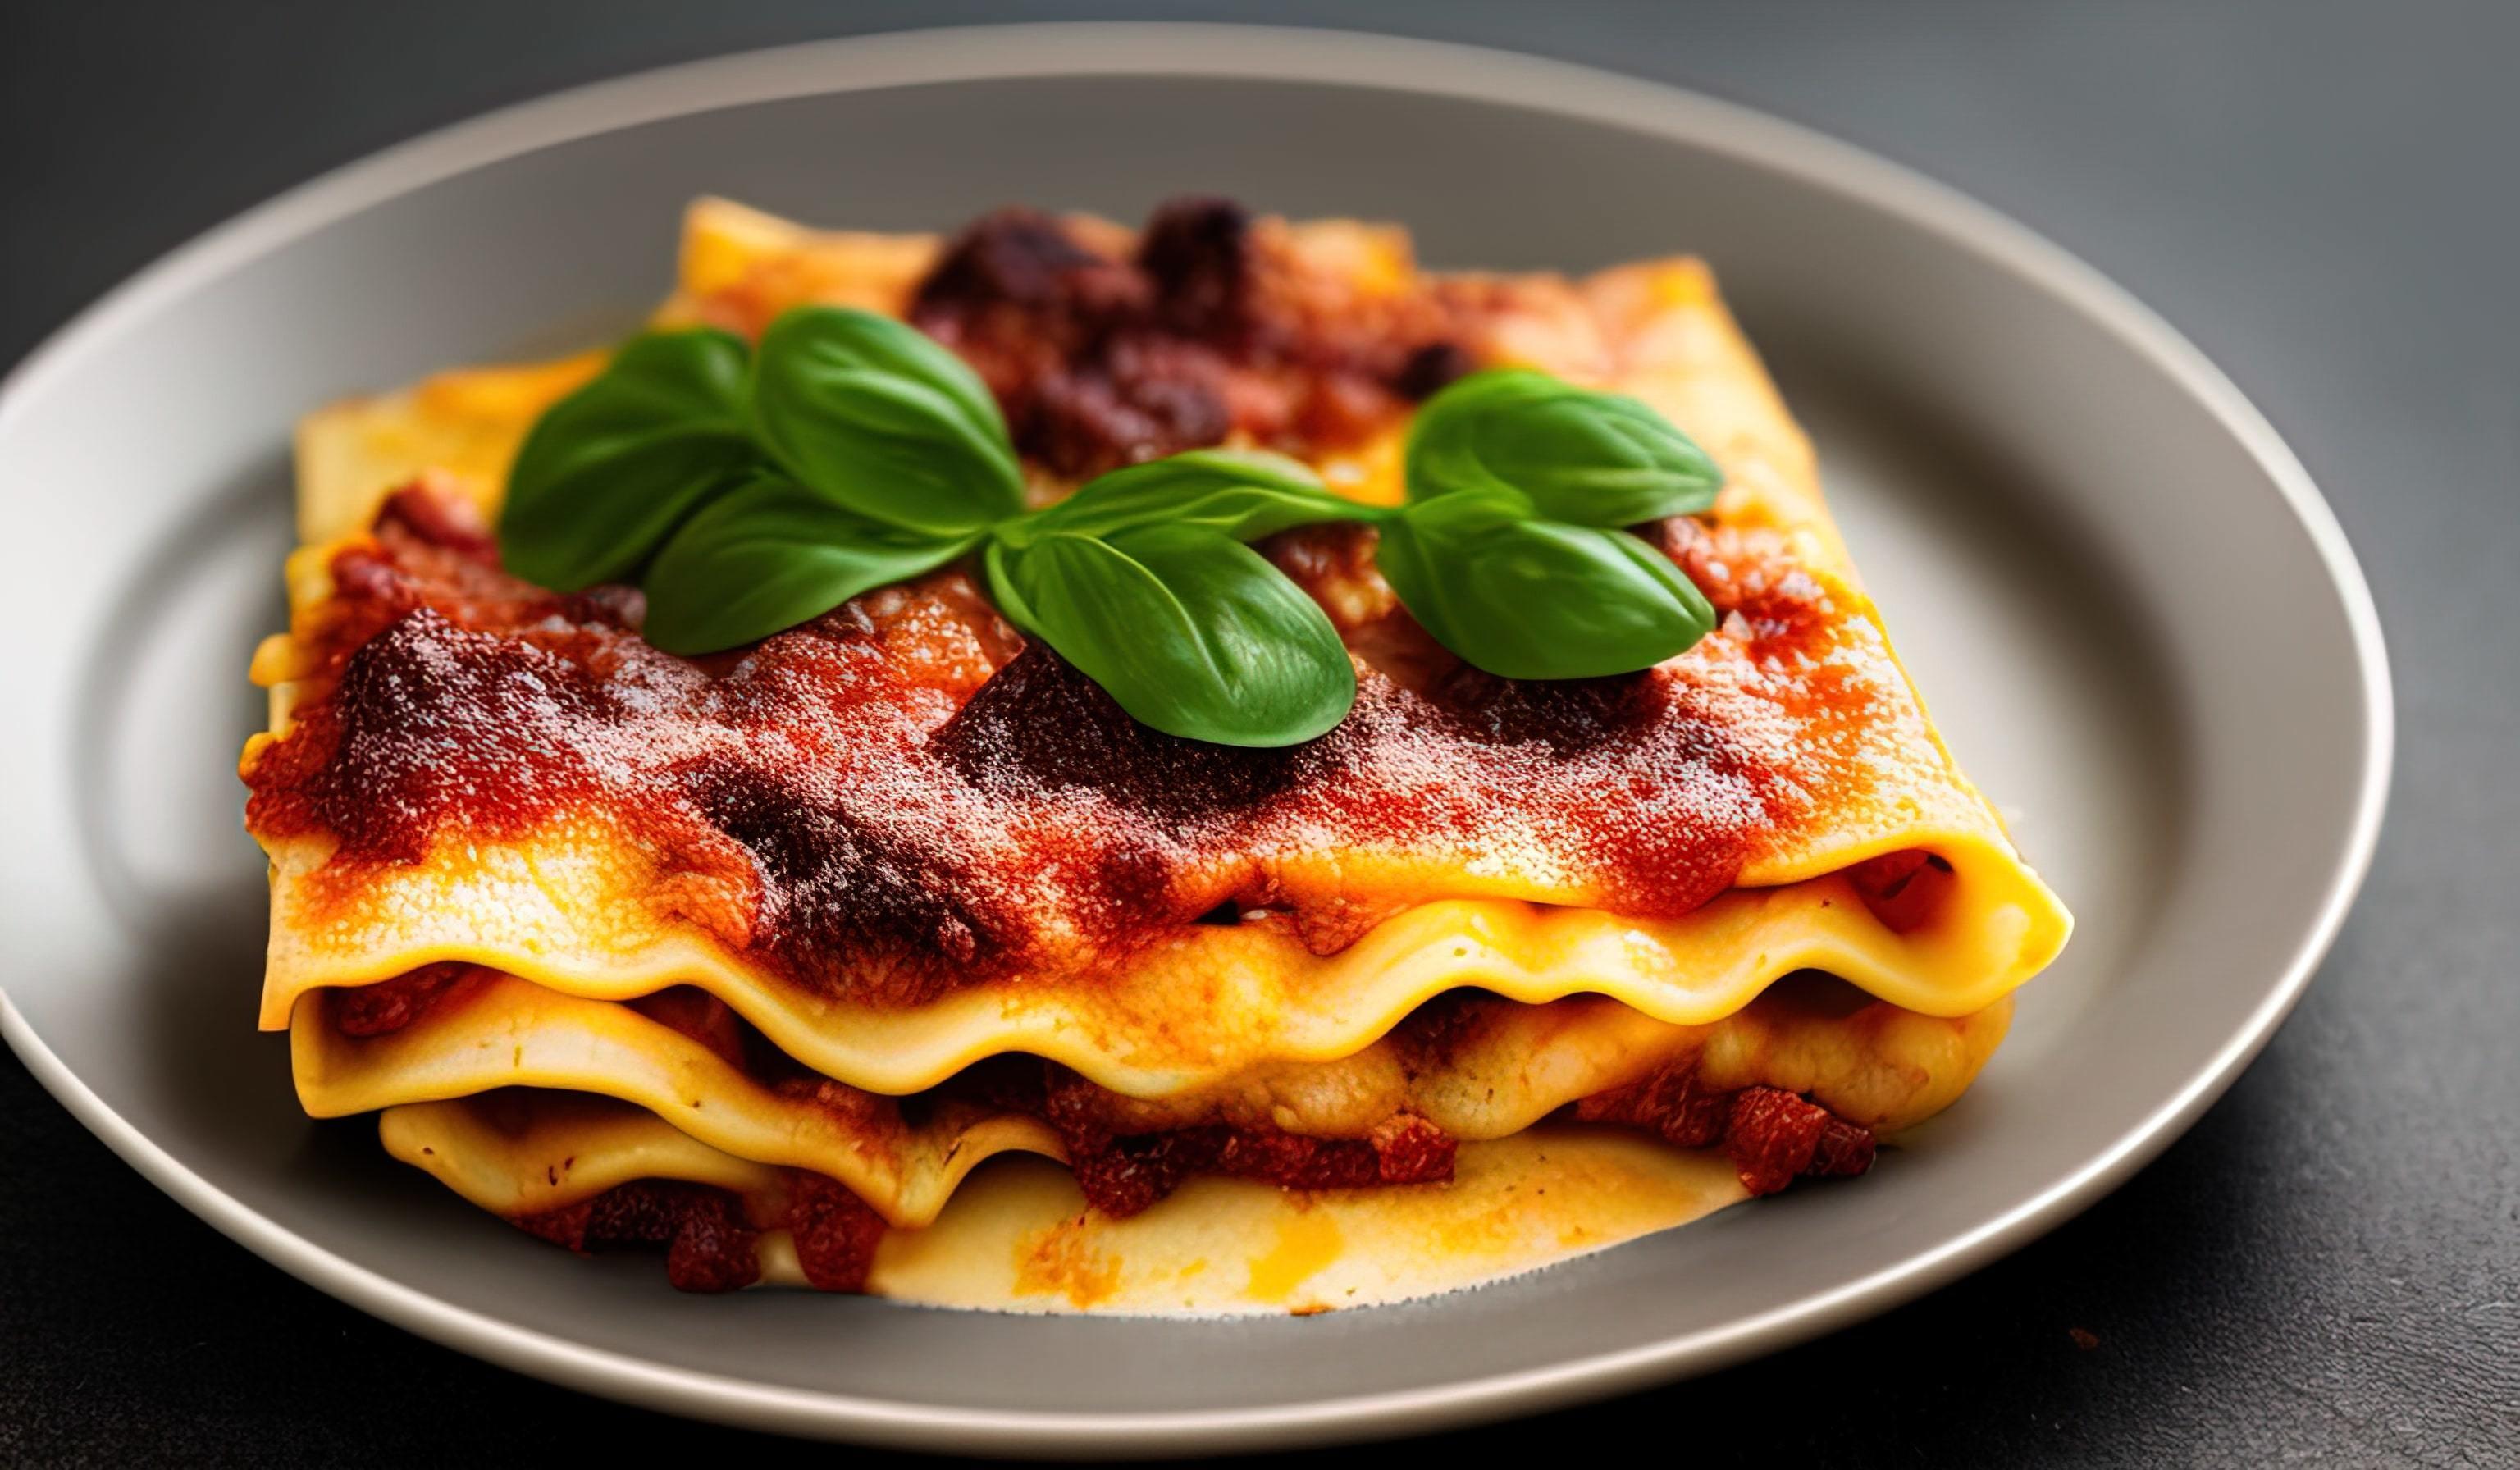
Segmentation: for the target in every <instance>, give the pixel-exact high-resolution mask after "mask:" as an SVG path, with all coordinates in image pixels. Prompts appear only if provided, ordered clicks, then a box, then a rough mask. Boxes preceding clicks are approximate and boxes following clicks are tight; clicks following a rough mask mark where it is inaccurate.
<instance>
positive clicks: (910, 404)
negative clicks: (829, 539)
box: [748, 306, 1023, 535]
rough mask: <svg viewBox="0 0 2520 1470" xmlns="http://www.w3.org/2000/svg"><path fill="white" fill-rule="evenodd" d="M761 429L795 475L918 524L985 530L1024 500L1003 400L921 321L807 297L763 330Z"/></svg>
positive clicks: (847, 506)
mask: <svg viewBox="0 0 2520 1470" xmlns="http://www.w3.org/2000/svg"><path fill="white" fill-rule="evenodd" d="M749 395H750V396H749V399H748V408H749V415H750V422H751V425H752V432H753V436H754V437H755V438H756V439H758V440H759V441H760V444H761V447H762V448H763V449H764V450H766V451H768V452H769V454H770V457H771V458H772V459H774V460H776V461H777V462H778V463H779V465H780V467H781V468H784V469H786V470H787V472H788V474H789V475H791V476H793V477H794V478H795V480H796V481H797V483H799V484H801V485H803V486H805V487H806V488H807V489H809V490H814V491H817V492H819V493H820V494H822V495H823V496H824V497H825V498H827V499H829V500H830V501H831V502H832V504H834V505H837V506H839V507H841V508H842V509H844V510H849V511H854V512H857V513H858V514H860V515H864V516H867V517H869V518H871V519H874V520H880V521H883V522H886V523H888V524H891V525H897V526H903V527H906V528H908V529H911V530H915V531H928V532H933V533H936V534H940V535H950V534H954V533H957V532H963V531H976V530H980V529H983V528H985V527H987V526H989V525H990V524H992V523H994V522H996V521H1000V520H1003V519H1005V518H1007V517H1008V516H1011V515H1014V514H1017V513H1019V512H1021V511H1022V510H1023V472H1022V470H1021V469H1020V468H1018V467H1017V465H1016V463H1015V452H1014V449H1013V447H1012V445H1011V444H1010V443H1009V442H1008V440H1007V425H1006V421H1005V419H1003V418H1002V417H1001V416H1000V415H999V413H998V404H997V400H996V399H994V398H992V397H990V396H989V390H988V387H987V385H986V384H984V383H982V382H981V381H980V379H979V376H978V375H977V374H974V373H973V372H972V371H971V370H970V369H969V368H967V367H966V366H964V364H963V360H962V359H961V358H958V357H956V356H955V355H954V354H953V353H952V352H950V351H947V350H946V349H945V348H944V347H943V346H941V345H939V344H938V343H936V342H935V341H933V340H931V339H929V338H928V337H927V336H925V335H924V334H922V333H921V332H920V331H919V330H918V329H917V328H914V327H910V326H907V325H905V324H903V323H900V322H896V321H894V320H892V319H891V318H889V317H880V316H877V315H876V314H875V313H873V312H869V311H856V310H849V309H844V308H840V307H832V306H799V307H796V308H794V309H792V310H790V311H787V312H786V313H784V314H783V315H782V316H781V317H780V318H779V319H778V320H777V321H775V322H773V323H771V324H770V330H769V331H768V332H765V333H763V334H762V335H761V346H760V349H759V350H758V351H757V352H755V353H754V355H753V361H752V377H751V380H750V384H749Z"/></svg>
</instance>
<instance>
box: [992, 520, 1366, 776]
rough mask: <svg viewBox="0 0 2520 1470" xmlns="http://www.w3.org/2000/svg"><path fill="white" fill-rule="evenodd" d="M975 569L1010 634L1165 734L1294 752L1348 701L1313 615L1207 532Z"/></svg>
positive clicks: (1247, 554) (1064, 539) (1033, 550)
mask: <svg viewBox="0 0 2520 1470" xmlns="http://www.w3.org/2000/svg"><path fill="white" fill-rule="evenodd" d="M987 563H988V573H989V588H990V591H991V592H992V593H993V594H995V595H996V597H997V600H998V606H999V608H1000V609H1001V610H1002V611H1004V612H1005V613H1006V615H1007V616H1008V617H1009V618H1010V619H1012V621H1013V622H1014V624H1015V626H1017V627H1019V628H1021V629H1023V630H1024V631H1025V632H1027V633H1030V634H1032V635H1033V636H1035V637H1037V638H1039V639H1041V640H1043V641H1044V642H1046V643H1048V644H1049V645H1050V646H1052V647H1054V648H1056V649H1057V650H1058V654H1059V656H1060V657H1061V658H1064V659H1066V660H1067V661H1068V662H1069V663H1072V664H1074V665H1076V667H1077V668H1079V669H1081V670H1083V671H1084V673H1085V676H1086V677H1087V678H1089V679H1091V680H1093V681H1094V682H1095V683H1096V684H1099V685H1101V686H1102V689H1103V690H1104V691H1105V692H1107V693H1108V694H1110V696H1111V697H1112V698H1113V699H1114V700H1116V701H1118V703H1119V705H1120V707H1121V708H1122V709H1124V710H1127V711H1128V712H1129V716H1130V718H1132V719H1134V720H1137V721H1138V722H1139V723H1141V724H1144V725H1150V726H1152V727H1154V728H1155V729H1157V730H1160V731H1162V732H1164V733H1165V734H1166V735H1185V736H1188V737H1189V738H1191V739H1194V740H1208V741H1212V742H1214V743H1216V744H1220V745H1293V744H1297V743H1300V742H1302V741H1304V740H1309V739H1311V738H1313V737H1314V736H1316V735H1321V734H1323V733H1324V732H1326V731H1328V730H1329V729H1330V727H1332V726H1334V725H1336V724H1338V722H1339V721H1341V720H1343V719H1345V718H1347V712H1348V706H1350V705H1352V704H1354V703H1355V702H1356V668H1355V666H1354V665H1353V664H1351V663H1350V662H1349V661H1348V654H1347V646H1346V645H1345V644H1343V643H1341V642H1340V641H1339V636H1338V630H1337V629H1336V628H1333V627H1331V626H1330V620H1329V615H1328V613H1325V612H1324V611H1322V608H1321V604H1320V603H1318V602H1316V601H1313V600H1312V599H1311V598H1310V597H1309V596H1307V595H1306V594H1305V593H1304V591H1303V589H1302V588H1299V587H1297V586H1296V585H1295V584H1294V583H1292V582H1290V581H1288V580H1286V577H1285V575H1284V574H1283V573H1282V572H1280V571H1279V570H1278V568H1276V567H1275V566H1272V565H1270V564H1269V559H1268V558H1267V557H1263V556H1261V555H1260V554H1259V553H1258V552H1255V551H1253V550H1251V548H1249V547H1247V546H1244V545H1243V544H1242V543H1241V542H1239V541H1237V540H1235V539H1234V538H1233V537H1231V536H1229V535H1226V534H1225V533H1223V532H1221V531H1218V530H1215V529H1213V528H1211V527H1208V526H1202V525H1176V524H1155V525H1139V526H1134V527H1131V528H1129V529H1126V530H1122V531H1117V532H1114V533H1112V534H1111V535H1110V536H1108V537H1098V536H1090V535H1081V534H1076V533H1072V532H1054V533H1051V534H1048V535H1044V536H1041V537H1039V538H1038V539H1036V540H1034V541H1033V542H1032V544H1031V545H1029V546H1026V547H1022V548H1020V549H1017V548H1013V547H1009V546H1006V545H1004V544H1002V543H1001V544H995V545H992V546H991V547H990V548H989V551H988V557H987Z"/></svg>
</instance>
